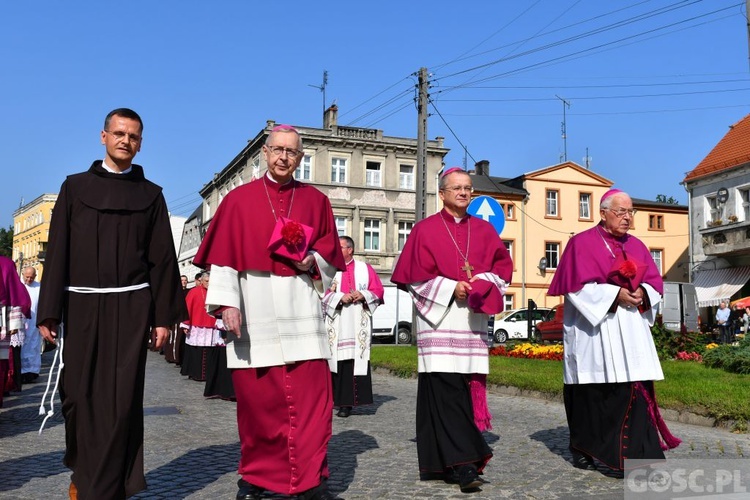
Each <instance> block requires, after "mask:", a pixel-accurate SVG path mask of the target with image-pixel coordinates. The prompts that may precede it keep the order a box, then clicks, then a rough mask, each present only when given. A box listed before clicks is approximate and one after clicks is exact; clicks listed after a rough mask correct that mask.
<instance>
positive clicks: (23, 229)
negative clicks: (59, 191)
mask: <svg viewBox="0 0 750 500" xmlns="http://www.w3.org/2000/svg"><path fill="white" fill-rule="evenodd" d="M56 201H57V195H56V194H43V195H41V196H39V197H38V198H37V199H35V200H34V201H32V202H31V203H27V204H26V205H24V206H22V207H21V208H19V209H18V210H16V211H15V212H13V261H14V262H15V263H16V265H17V266H18V269H19V272H20V270H21V268H23V267H26V266H33V267H34V268H35V269H36V273H37V281H41V279H42V272H43V271H44V258H45V255H46V251H47V241H48V240H49V223H50V219H51V218H52V209H53V208H54V206H55V202H56Z"/></svg>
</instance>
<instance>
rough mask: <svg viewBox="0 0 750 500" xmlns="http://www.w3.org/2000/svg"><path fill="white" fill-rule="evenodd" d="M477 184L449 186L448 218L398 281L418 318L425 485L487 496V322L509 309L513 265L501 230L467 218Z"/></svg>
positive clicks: (415, 245)
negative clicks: (453, 486)
mask: <svg viewBox="0 0 750 500" xmlns="http://www.w3.org/2000/svg"><path fill="white" fill-rule="evenodd" d="M472 192H473V188H472V185H471V176H470V175H469V174H467V173H466V172H465V171H463V170H461V169H460V168H458V167H454V168H450V169H448V170H447V171H446V172H445V173H444V174H443V175H442V177H441V178H440V181H439V195H440V199H441V200H442V201H443V209H442V210H441V211H440V212H439V213H437V214H435V215H432V216H430V217H428V218H426V219H424V220H422V221H420V222H418V223H417V224H415V226H414V229H412V231H411V233H410V234H409V238H408V239H407V240H406V245H405V246H404V250H403V252H402V253H401V256H400V257H399V259H398V263H397V264H396V268H395V269H394V271H393V277H392V278H391V281H393V282H394V283H396V284H397V285H398V286H399V287H400V288H402V289H404V290H406V291H408V292H409V293H410V294H411V296H412V299H413V301H414V305H415V307H416V311H417V325H416V326H417V328H416V331H417V349H418V352H419V362H418V370H419V377H418V389H417V418H416V424H417V456H418V459H419V474H420V479H422V480H430V479H441V480H444V481H446V482H451V483H458V484H459V487H460V488H461V491H463V492H473V491H479V490H480V487H481V485H482V484H483V483H484V481H483V480H482V479H481V478H480V477H479V475H480V474H481V473H482V471H483V469H484V467H485V465H486V464H487V462H489V460H490V458H491V457H492V451H491V450H490V447H489V446H488V445H487V443H486V442H485V440H484V437H483V436H482V431H484V430H486V429H490V428H491V425H490V421H491V415H490V413H489V409H488V407H487V400H486V376H487V374H488V373H489V357H488V349H487V348H488V346H489V341H488V334H487V322H488V319H489V315H490V314H495V313H498V312H500V311H502V310H503V295H504V294H505V289H506V288H507V286H508V284H509V283H510V279H511V275H512V272H513V263H512V262H511V259H510V255H509V254H508V251H507V250H506V248H505V245H504V244H503V242H502V241H501V240H500V237H499V235H498V234H497V231H495V229H494V227H493V226H492V225H491V224H490V223H489V222H486V221H484V220H482V219H479V218H477V217H473V216H471V215H469V214H468V213H467V208H468V206H469V202H470V201H471V193H472Z"/></svg>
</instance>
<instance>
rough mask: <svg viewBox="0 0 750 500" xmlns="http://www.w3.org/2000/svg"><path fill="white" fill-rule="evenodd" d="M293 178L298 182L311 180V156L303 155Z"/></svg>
mask: <svg viewBox="0 0 750 500" xmlns="http://www.w3.org/2000/svg"><path fill="white" fill-rule="evenodd" d="M294 178H295V179H297V180H298V181H309V180H311V179H312V156H310V155H305V156H303V157H302V161H301V162H300V164H299V167H297V170H295V171H294Z"/></svg>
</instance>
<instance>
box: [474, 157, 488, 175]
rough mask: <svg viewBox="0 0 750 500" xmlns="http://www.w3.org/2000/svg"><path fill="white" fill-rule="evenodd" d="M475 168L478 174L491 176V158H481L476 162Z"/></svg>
mask: <svg viewBox="0 0 750 500" xmlns="http://www.w3.org/2000/svg"><path fill="white" fill-rule="evenodd" d="M474 168H475V169H476V175H486V176H487V177H489V176H490V162H489V160H479V161H478V162H476V163H475V164H474Z"/></svg>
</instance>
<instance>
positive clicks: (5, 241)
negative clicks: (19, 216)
mask: <svg viewBox="0 0 750 500" xmlns="http://www.w3.org/2000/svg"><path fill="white" fill-rule="evenodd" d="M0 255H3V256H5V257H12V255H13V226H8V229H4V228H2V227H0Z"/></svg>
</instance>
